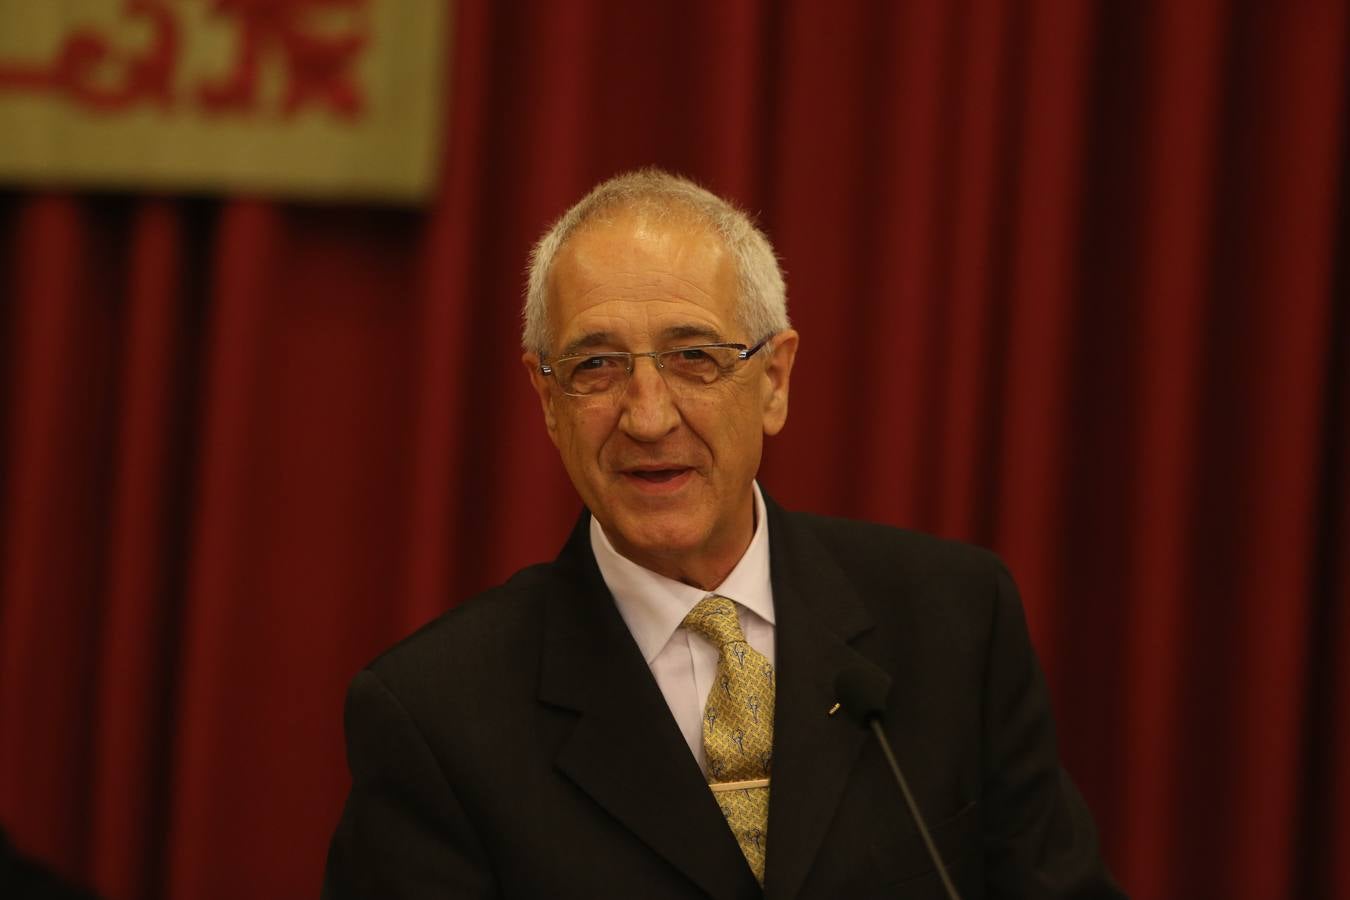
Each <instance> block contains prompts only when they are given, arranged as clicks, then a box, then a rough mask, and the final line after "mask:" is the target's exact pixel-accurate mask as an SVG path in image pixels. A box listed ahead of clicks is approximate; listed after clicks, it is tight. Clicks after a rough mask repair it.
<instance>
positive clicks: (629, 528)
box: [600, 510, 709, 564]
mask: <svg viewBox="0 0 1350 900" xmlns="http://www.w3.org/2000/svg"><path fill="white" fill-rule="evenodd" d="M600 524H601V526H602V527H603V528H604V529H605V536H606V537H608V538H609V541H610V543H611V544H613V545H614V549H615V550H618V551H619V552H620V553H621V554H623V555H624V556H626V557H628V558H629V559H631V560H633V561H634V562H636V563H638V564H643V560H644V559H650V560H656V559H672V558H679V557H682V556H685V555H686V554H689V553H693V552H695V551H697V550H699V549H700V548H702V547H703V546H704V545H705V544H706V543H707V540H708V531H709V529H708V528H707V527H705V525H704V524H703V523H702V522H701V517H699V516H697V515H696V514H694V513H692V512H690V511H688V510H671V511H669V512H666V513H659V512H658V513H645V514H644V513H639V514H635V515H630V514H625V513H622V512H621V513H619V514H618V515H617V516H616V517H615V518H614V520H613V521H610V522H606V521H605V520H604V519H603V518H602V519H601V520H600Z"/></svg>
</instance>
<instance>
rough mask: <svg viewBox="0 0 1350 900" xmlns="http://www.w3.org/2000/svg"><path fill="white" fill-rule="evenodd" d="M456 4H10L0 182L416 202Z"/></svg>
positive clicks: (435, 136)
mask: <svg viewBox="0 0 1350 900" xmlns="http://www.w3.org/2000/svg"><path fill="white" fill-rule="evenodd" d="M449 2H450V0H3V2H0V180H3V181H4V182H8V183H16V182H17V183H22V184H40V185H50V186H58V187H60V186H92V187H107V188H116V189H134V190H145V189H149V190H188V191H207V192H228V193H241V192H242V193H263V194H276V195H286V196H300V197H314V198H319V197H325V198H355V199H376V200H390V201H396V202H415V201H418V200H421V199H424V198H426V197H427V196H428V194H429V193H430V191H431V190H432V188H433V186H434V179H435V174H436V170H437V163H438V161H439V156H440V154H439V148H440V143H441V125H442V122H441V119H442V115H443V111H444V107H445V105H446V104H445V100H444V94H443V92H444V90H445V87H446V85H447V77H448V74H449V61H448V59H447V58H446V57H447V48H448V46H449V44H448V33H447V31H448V29H447V25H448V16H449V10H448V8H447V7H448V5H449Z"/></svg>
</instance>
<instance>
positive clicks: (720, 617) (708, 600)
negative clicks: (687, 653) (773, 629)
mask: <svg viewBox="0 0 1350 900" xmlns="http://www.w3.org/2000/svg"><path fill="white" fill-rule="evenodd" d="M683 624H684V627H685V628H688V629H689V630H690V631H693V632H696V633H698V634H701V635H703V636H704V637H705V638H707V639H708V640H710V641H712V642H713V643H714V644H716V645H717V646H718V647H722V646H725V645H726V644H730V643H733V642H735V641H742V642H743V641H744V640H745V633H744V632H742V631H741V623H740V622H739V621H738V620H737V619H736V604H735V603H733V602H732V601H730V600H728V599H727V598H726V597H719V596H718V595H717V594H713V595H711V596H708V597H704V598H703V599H702V600H700V601H699V602H698V605H697V606H695V607H694V608H693V609H692V610H690V611H689V615H687V616H685V617H684V623H683Z"/></svg>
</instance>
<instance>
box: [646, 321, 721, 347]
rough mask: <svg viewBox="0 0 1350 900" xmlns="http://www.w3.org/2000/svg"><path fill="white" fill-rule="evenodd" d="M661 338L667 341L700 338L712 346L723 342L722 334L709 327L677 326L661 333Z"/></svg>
mask: <svg viewBox="0 0 1350 900" xmlns="http://www.w3.org/2000/svg"><path fill="white" fill-rule="evenodd" d="M661 337H662V338H663V339H664V340H667V341H683V340H688V339H690V338H700V339H702V340H705V341H707V342H708V343H710V344H716V343H720V342H721V341H722V340H723V338H722V334H721V332H719V331H718V330H717V329H715V328H712V327H710V326H707V325H676V326H674V327H672V328H667V329H666V330H665V331H663V332H661Z"/></svg>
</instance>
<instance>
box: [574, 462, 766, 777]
mask: <svg viewBox="0 0 1350 900" xmlns="http://www.w3.org/2000/svg"><path fill="white" fill-rule="evenodd" d="M754 491H755V535H754V537H752V538H751V539H750V546H749V547H748V548H746V551H745V555H744V556H742V557H741V559H740V562H738V563H736V567H735V568H734V569H732V570H731V574H729V575H728V576H727V577H726V580H725V581H723V582H722V583H721V584H720V585H718V586H717V588H716V590H714V591H711V592H709V591H704V590H700V589H699V588H696V587H690V586H689V585H687V584H682V583H680V582H678V581H675V580H673V579H670V578H667V577H665V576H664V575H658V574H656V573H655V572H653V571H651V570H650V569H644V568H643V567H642V566H639V565H638V564H637V563H635V562H633V561H632V560H630V559H628V558H626V557H624V556H621V555H619V551H617V550H615V549H614V545H613V544H611V543H610V542H609V538H608V537H606V535H605V531H604V529H603V528H601V527H600V523H599V522H597V521H596V520H595V517H594V516H592V517H591V550H592V552H594V553H595V562H596V564H597V565H599V567H600V574H601V575H602V576H604V579H605V584H606V585H607V586H608V587H609V592H610V593H611V594H613V595H614V603H615V605H616V606H617V607H618V608H619V615H620V616H622V617H623V620H624V622H625V623H626V624H627V625H628V630H629V631H630V632H632V635H633V640H635V641H637V645H638V648H639V649H640V650H641V651H642V656H643V658H644V659H646V660H647V665H648V666H649V667H651V670H652V675H653V676H654V677H655V678H656V684H657V686H658V687H660V688H661V693H662V694H663V695H665V698H666V704H667V705H668V706H669V707H670V712H671V714H672V715H673V716H674V717H675V722H676V724H678V725H679V726H680V731H681V732H682V733H683V734H684V739H685V741H686V742H688V744H689V750H690V751H691V752H692V753H693V754H694V758H695V759H696V760H698V764H699V768H701V769H703V770H704V772H705V773H706V771H707V764H706V762H705V760H704V758H703V703H704V701H705V700H707V698H708V691H709V690H710V689H711V688H712V685H713V679H714V677H715V676H716V674H717V657H718V650H717V648H716V647H714V646H713V645H712V644H711V643H709V642H708V640H707V639H706V638H704V637H702V636H701V635H697V634H690V633H689V632H688V631H686V630H685V629H683V628H681V627H680V623H681V622H683V621H684V617H685V616H686V615H688V614H689V611H690V610H692V609H693V608H694V607H695V606H696V605H697V604H698V602H699V601H700V600H702V599H703V598H704V597H708V596H710V595H711V594H712V593H716V594H719V595H721V596H723V597H727V598H729V599H731V600H734V601H736V613H737V616H738V617H739V619H740V622H741V630H742V631H744V632H745V639H746V641H748V642H749V644H750V646H751V647H754V648H755V649H756V650H758V651H759V652H760V653H762V654H763V655H764V657H765V658H766V659H768V661H769V662H770V664H773V663H774V652H773V651H774V643H773V625H774V619H773V585H772V584H771V583H770V581H769V525H768V521H767V517H766V515H765V510H764V497H763V496H762V495H761V494H760V492H759V485H758V484H756V485H754Z"/></svg>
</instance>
